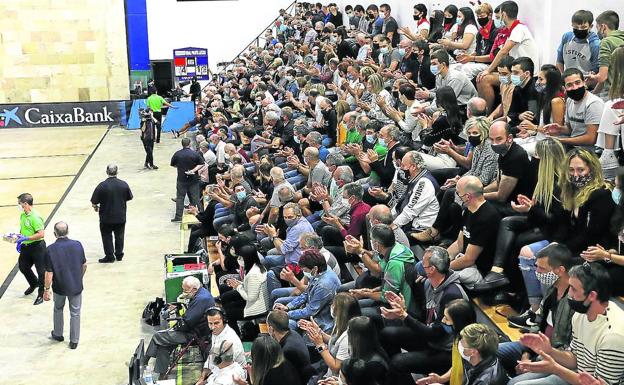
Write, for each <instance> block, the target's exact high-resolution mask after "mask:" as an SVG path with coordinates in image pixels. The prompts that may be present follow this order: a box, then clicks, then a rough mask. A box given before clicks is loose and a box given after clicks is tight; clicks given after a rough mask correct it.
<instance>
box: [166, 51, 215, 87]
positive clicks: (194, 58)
mask: <svg viewBox="0 0 624 385" xmlns="http://www.w3.org/2000/svg"><path fill="white" fill-rule="evenodd" d="M173 65H174V67H175V76H176V78H177V79H178V80H179V81H184V80H191V78H192V77H193V76H197V80H210V77H209V75H208V50H207V49H206V48H197V47H186V48H178V49H174V50H173Z"/></svg>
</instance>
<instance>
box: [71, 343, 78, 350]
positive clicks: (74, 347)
mask: <svg viewBox="0 0 624 385" xmlns="http://www.w3.org/2000/svg"><path fill="white" fill-rule="evenodd" d="M77 347H78V342H70V343H69V348H70V349H76V348H77Z"/></svg>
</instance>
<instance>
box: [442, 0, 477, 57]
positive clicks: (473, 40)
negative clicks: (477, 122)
mask: <svg viewBox="0 0 624 385" xmlns="http://www.w3.org/2000/svg"><path fill="white" fill-rule="evenodd" d="M451 32H452V33H453V34H454V39H449V38H443V39H440V40H439V41H438V43H439V44H440V45H442V47H444V48H445V49H446V51H447V52H448V53H449V54H453V55H454V56H460V57H461V55H473V54H474V53H475V49H476V48H477V35H478V30H477V21H476V20H475V15H474V12H473V11H472V9H471V8H470V7H462V8H460V9H459V10H458V12H457V23H456V24H455V25H453V27H452V29H451Z"/></svg>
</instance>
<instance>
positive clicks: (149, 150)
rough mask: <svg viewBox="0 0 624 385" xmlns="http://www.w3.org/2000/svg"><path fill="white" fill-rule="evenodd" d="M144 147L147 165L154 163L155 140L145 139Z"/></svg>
mask: <svg viewBox="0 0 624 385" xmlns="http://www.w3.org/2000/svg"><path fill="white" fill-rule="evenodd" d="M143 148H144V149H145V165H146V166H153V165H154V140H150V139H143Z"/></svg>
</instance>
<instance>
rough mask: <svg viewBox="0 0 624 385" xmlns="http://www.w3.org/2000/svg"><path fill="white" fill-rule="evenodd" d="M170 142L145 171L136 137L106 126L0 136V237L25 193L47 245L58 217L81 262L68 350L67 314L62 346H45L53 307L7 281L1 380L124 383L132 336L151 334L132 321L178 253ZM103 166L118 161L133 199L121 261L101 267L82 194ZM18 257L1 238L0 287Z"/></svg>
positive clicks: (93, 219)
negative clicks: (78, 316)
mask: <svg viewBox="0 0 624 385" xmlns="http://www.w3.org/2000/svg"><path fill="white" fill-rule="evenodd" d="M100 142H101V143H100ZM98 143H99V146H98ZM178 143H179V142H178V141H177V140H175V141H174V140H173V139H171V138H170V137H169V136H167V138H165V139H164V140H163V142H162V143H161V144H158V145H157V147H156V149H155V161H156V164H157V165H159V166H162V167H161V169H160V170H157V171H150V170H143V160H144V156H145V155H144V151H143V147H142V145H141V142H140V140H139V138H138V134H137V132H133V131H126V130H123V129H120V128H113V129H111V130H107V128H106V127H72V128H63V129H56V128H55V129H45V128H37V129H20V130H11V129H5V130H0V232H1V233H4V232H9V231H16V230H18V219H19V212H18V210H17V202H16V197H17V195H19V194H20V193H22V192H30V193H32V194H33V196H34V199H35V208H36V210H38V211H39V213H40V214H41V215H42V216H43V217H44V219H48V218H49V217H50V216H51V218H50V219H49V221H48V223H49V224H48V226H47V227H46V242H47V243H48V244H50V243H52V242H54V236H53V234H52V227H53V224H54V223H55V222H57V221H59V220H64V221H66V222H67V223H68V224H69V231H70V233H69V236H70V238H73V239H77V240H79V241H81V242H82V244H83V245H84V247H85V252H86V255H87V260H88V269H87V273H86V275H85V278H84V285H85V290H84V292H83V308H82V326H81V338H80V343H79V346H78V349H76V350H70V349H69V348H68V345H67V344H68V340H69V314H68V311H67V310H66V314H65V338H66V341H65V342H63V343H58V342H55V341H52V340H51V339H49V335H50V330H52V302H46V303H44V304H42V305H39V306H33V305H32V302H33V301H34V298H35V295H34V294H33V295H30V296H26V297H25V296H24V295H23V291H24V289H25V288H26V286H27V284H26V280H25V279H24V278H23V276H22V275H21V273H19V272H18V273H17V274H16V275H15V277H14V278H13V279H12V280H11V281H10V284H9V286H8V288H7V289H6V292H5V293H4V295H3V296H2V298H0V308H1V309H2V311H1V312H0V325H1V326H0V362H1V363H2V364H0V367H2V368H3V370H0V384H33V383H46V384H63V385H65V384H97V385H99V384H102V385H106V384H114V385H116V384H125V383H127V376H128V370H127V367H126V366H125V363H126V362H127V361H128V358H129V357H130V355H131V354H132V352H133V350H134V348H135V346H136V344H137V343H138V341H139V339H140V338H146V339H147V340H149V336H151V332H152V331H151V327H149V326H148V327H146V326H145V325H143V324H142V322H141V319H140V317H141V312H142V310H143V307H144V306H145V304H146V303H147V301H149V300H150V299H153V298H154V297H156V296H162V292H163V284H162V275H163V268H162V263H163V262H162V261H163V255H164V254H166V253H171V252H178V251H179V230H178V224H174V223H171V222H170V221H169V220H170V218H171V217H172V216H173V211H174V207H173V206H174V204H173V202H171V201H170V197H171V196H174V195H175V169H173V168H171V167H168V164H169V159H170V158H171V155H172V154H173V152H175V151H176V150H177V149H178V148H179V144H178ZM96 147H97V149H96ZM94 150H95V151H94ZM91 154H92V156H91ZM111 162H115V163H117V164H118V166H119V170H120V171H119V177H120V178H121V179H124V180H126V181H127V182H128V184H129V185H130V187H131V189H132V190H133V193H134V196H135V199H134V200H133V201H131V202H130V203H129V211H128V223H127V225H126V247H125V253H126V258H125V259H124V261H123V262H121V263H114V264H112V265H101V264H98V263H97V259H98V258H101V257H102V245H101V241H100V235H99V229H98V218H97V214H96V213H95V212H93V210H92V208H91V205H90V202H89V198H90V197H91V193H92V191H93V189H94V188H95V186H96V185H97V184H98V183H99V182H100V181H102V180H103V179H104V178H105V177H106V175H105V168H106V165H107V164H108V163H111ZM78 174H79V175H78ZM77 175H78V176H77ZM16 261H17V253H16V252H15V249H14V247H13V245H12V244H8V243H5V242H1V241H0V283H2V282H5V280H6V277H8V276H10V273H11V271H12V269H13V267H14V266H15V262H16ZM6 282H8V280H7V281H6Z"/></svg>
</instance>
